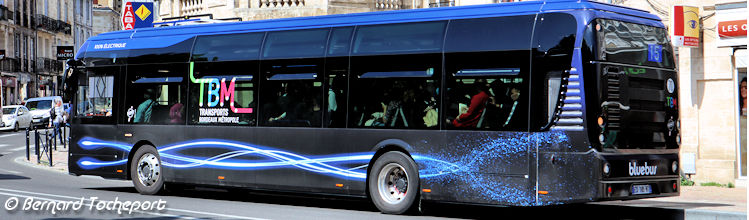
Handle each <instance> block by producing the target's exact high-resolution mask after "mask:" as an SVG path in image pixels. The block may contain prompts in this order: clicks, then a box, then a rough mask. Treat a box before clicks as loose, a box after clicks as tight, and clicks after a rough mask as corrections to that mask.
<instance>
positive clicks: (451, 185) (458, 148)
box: [414, 131, 535, 206]
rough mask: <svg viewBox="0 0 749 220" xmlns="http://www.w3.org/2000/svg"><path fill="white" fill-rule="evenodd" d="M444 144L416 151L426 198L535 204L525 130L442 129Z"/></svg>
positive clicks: (532, 143)
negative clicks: (443, 130)
mask: <svg viewBox="0 0 749 220" xmlns="http://www.w3.org/2000/svg"><path fill="white" fill-rule="evenodd" d="M443 133H444V134H445V141H444V143H445V144H444V146H439V145H436V146H426V147H427V148H425V149H419V150H417V152H416V153H414V155H415V157H414V159H415V160H416V161H417V163H418V164H419V169H420V171H419V172H420V177H421V181H422V188H423V189H429V190H427V191H431V192H423V193H422V196H423V198H425V199H434V200H446V201H455V202H472V203H473V202H477V203H485V204H500V205H514V206H526V205H531V204H532V202H533V201H534V200H535V198H534V197H533V195H534V194H533V192H534V191H533V188H532V185H531V184H530V181H529V180H530V179H529V175H528V174H529V169H530V167H529V163H528V161H529V156H530V154H529V150H530V149H534V148H535V141H534V140H533V138H534V136H535V134H531V133H527V132H482V131H445V132H443Z"/></svg>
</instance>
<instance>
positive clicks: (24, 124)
mask: <svg viewBox="0 0 749 220" xmlns="http://www.w3.org/2000/svg"><path fill="white" fill-rule="evenodd" d="M2 120H3V123H0V124H4V125H5V126H3V127H0V131H7V130H13V131H18V129H20V128H28V127H29V126H31V113H30V112H29V110H28V109H26V107H24V106H23V105H9V106H3V116H2Z"/></svg>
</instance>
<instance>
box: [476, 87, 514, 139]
mask: <svg viewBox="0 0 749 220" xmlns="http://www.w3.org/2000/svg"><path fill="white" fill-rule="evenodd" d="M488 87H489V103H488V104H487V105H486V110H487V111H488V112H489V114H485V116H484V121H485V122H486V123H483V124H484V125H482V127H484V128H491V129H497V128H501V127H502V126H501V123H500V121H501V120H502V119H506V118H507V112H506V111H504V110H503V107H504V106H506V105H507V104H508V103H511V99H510V97H509V95H508V94H509V88H508V87H507V86H506V85H505V83H504V82H503V81H502V79H494V80H493V81H492V82H491V83H489V85H488ZM502 122H504V121H502Z"/></svg>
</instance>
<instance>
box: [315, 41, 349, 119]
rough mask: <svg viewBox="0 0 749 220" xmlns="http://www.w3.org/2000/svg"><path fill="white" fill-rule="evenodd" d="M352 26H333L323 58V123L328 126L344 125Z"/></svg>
mask: <svg viewBox="0 0 749 220" xmlns="http://www.w3.org/2000/svg"><path fill="white" fill-rule="evenodd" d="M353 30H354V28H353V27H343V28H333V31H332V33H331V35H330V40H329V41H328V55H327V58H326V59H325V79H324V82H325V85H324V86H325V90H326V91H325V97H326V98H325V100H324V101H325V114H324V115H323V116H324V120H323V122H324V123H323V125H324V126H325V127H329V128H345V127H346V108H347V106H348V105H347V101H348V100H347V96H348V72H349V58H348V55H349V51H350V48H351V36H352V35H353Z"/></svg>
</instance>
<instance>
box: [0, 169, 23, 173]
mask: <svg viewBox="0 0 749 220" xmlns="http://www.w3.org/2000/svg"><path fill="white" fill-rule="evenodd" d="M0 171H3V172H6V173H12V174H22V173H21V172H18V171H12V170H6V169H0Z"/></svg>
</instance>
